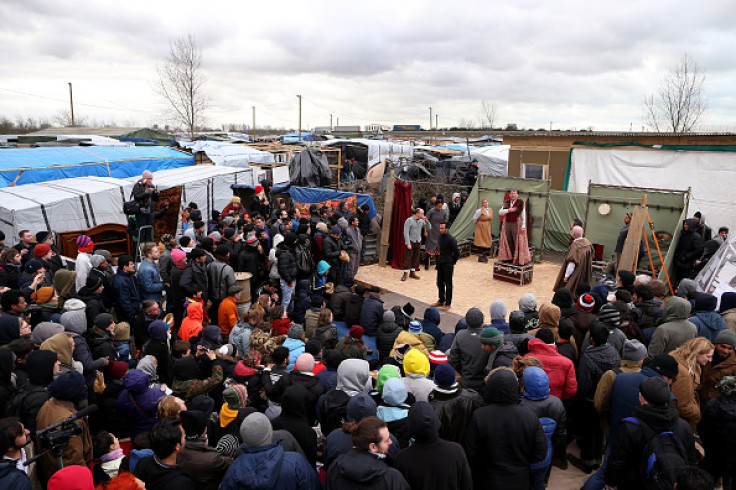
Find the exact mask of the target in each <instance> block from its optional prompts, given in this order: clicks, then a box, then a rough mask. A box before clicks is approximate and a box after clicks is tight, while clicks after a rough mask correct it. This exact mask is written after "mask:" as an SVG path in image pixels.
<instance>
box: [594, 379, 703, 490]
mask: <svg viewBox="0 0 736 490" xmlns="http://www.w3.org/2000/svg"><path fill="white" fill-rule="evenodd" d="M670 397H671V392H670V388H669V386H668V384H667V382H666V381H665V380H663V379H662V378H659V377H651V378H647V379H645V380H644V381H642V382H641V384H640V385H639V402H640V404H641V406H639V407H637V408H636V409H634V414H633V417H630V418H626V419H624V421H623V422H622V424H621V426H620V427H619V432H618V436H617V437H616V443H615V444H614V446H613V449H612V450H611V457H610V458H609V460H608V467H607V468H606V486H608V487H612V488H615V487H618V488H622V489H623V488H626V489H629V488H630V489H640V488H641V489H644V488H649V486H648V483H649V480H648V478H647V473H646V460H645V459H643V457H642V455H643V454H646V446H647V444H648V443H649V440H650V439H651V438H652V437H656V435H657V434H660V433H662V432H672V436H669V437H674V438H675V439H676V440H677V441H679V443H680V444H682V447H683V448H684V451H685V454H684V456H685V457H686V459H687V461H686V463H687V465H692V464H695V439H694V437H693V431H692V429H691V428H690V425H689V424H688V423H687V422H685V421H684V420H683V419H681V418H680V417H679V413H678V412H677V409H676V408H673V407H671V406H670ZM664 437H668V436H664ZM670 484H671V483H670Z"/></svg>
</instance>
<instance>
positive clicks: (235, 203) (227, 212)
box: [220, 196, 247, 218]
mask: <svg viewBox="0 0 736 490" xmlns="http://www.w3.org/2000/svg"><path fill="white" fill-rule="evenodd" d="M246 214H247V212H246V210H245V208H244V207H243V205H242V204H241V202H240V198H239V197H238V196H233V197H232V198H231V199H230V202H229V203H227V206H225V208H223V210H222V213H220V216H221V217H222V218H225V217H227V216H232V217H233V218H242V217H243V216H245V215H246Z"/></svg>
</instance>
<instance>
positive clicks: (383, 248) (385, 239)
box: [378, 170, 396, 267]
mask: <svg viewBox="0 0 736 490" xmlns="http://www.w3.org/2000/svg"><path fill="white" fill-rule="evenodd" d="M395 181H396V177H395V175H394V171H393V170H392V171H391V175H390V176H389V179H388V181H387V182H386V201H385V202H384V203H383V223H381V242H380V243H379V244H378V265H380V266H381V267H386V266H387V265H388V264H387V263H386V259H387V258H388V244H389V240H390V238H391V217H392V216H393V212H394V182H395Z"/></svg>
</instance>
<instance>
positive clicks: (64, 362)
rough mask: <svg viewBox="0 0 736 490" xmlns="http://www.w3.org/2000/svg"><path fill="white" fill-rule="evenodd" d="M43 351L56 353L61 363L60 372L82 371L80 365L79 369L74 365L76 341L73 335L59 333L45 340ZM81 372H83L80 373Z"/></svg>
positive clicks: (42, 345) (42, 346)
mask: <svg viewBox="0 0 736 490" xmlns="http://www.w3.org/2000/svg"><path fill="white" fill-rule="evenodd" d="M41 350H50V351H53V352H56V355H57V356H58V360H59V362H60V365H59V371H60V373H65V372H67V371H73V370H77V371H80V370H81V369H82V367H81V364H79V369H77V367H76V366H75V365H74V364H73V362H74V361H73V360H72V352H73V351H74V339H73V338H72V337H71V335H69V334H66V333H63V332H62V333H57V334H55V335H52V336H51V337H49V338H48V339H46V340H44V341H43V343H42V344H41ZM80 372H81V371H80Z"/></svg>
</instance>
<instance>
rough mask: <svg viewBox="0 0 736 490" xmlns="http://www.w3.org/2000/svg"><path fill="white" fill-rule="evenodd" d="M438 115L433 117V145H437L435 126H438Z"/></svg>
mask: <svg viewBox="0 0 736 490" xmlns="http://www.w3.org/2000/svg"><path fill="white" fill-rule="evenodd" d="M439 120H440V115H439V114H435V115H434V144H435V145H436V144H437V126H439Z"/></svg>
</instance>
